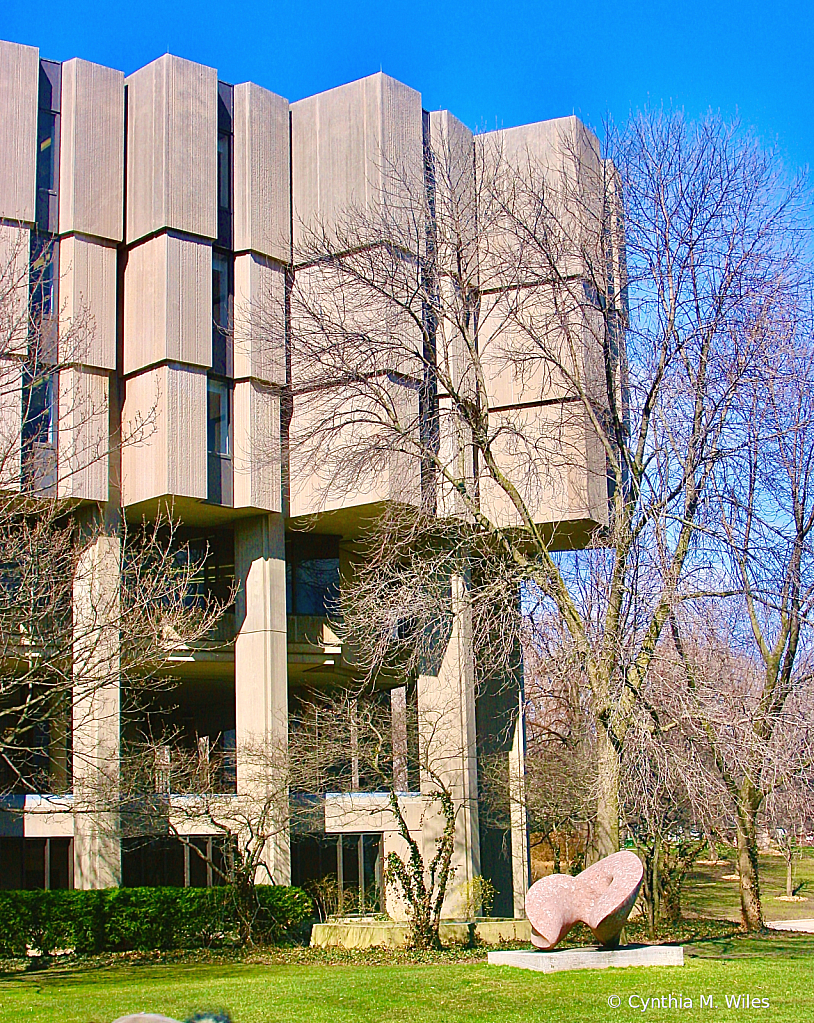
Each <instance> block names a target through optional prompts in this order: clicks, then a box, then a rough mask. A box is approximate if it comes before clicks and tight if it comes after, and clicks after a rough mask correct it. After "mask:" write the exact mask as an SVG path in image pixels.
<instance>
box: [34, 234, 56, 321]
mask: <svg viewBox="0 0 814 1023" xmlns="http://www.w3.org/2000/svg"><path fill="white" fill-rule="evenodd" d="M55 254H56V252H55V248H54V239H53V238H51V237H50V235H42V234H37V233H36V232H34V233H32V235H31V262H30V268H29V289H30V305H31V317H32V319H33V320H34V322H35V324H36V323H38V322H39V321H40V320H41V319H43V318H44V317H49V316H51V315H52V314H53V312H54V305H55V302H54V281H55V276H56V275H55V267H54V257H55Z"/></svg>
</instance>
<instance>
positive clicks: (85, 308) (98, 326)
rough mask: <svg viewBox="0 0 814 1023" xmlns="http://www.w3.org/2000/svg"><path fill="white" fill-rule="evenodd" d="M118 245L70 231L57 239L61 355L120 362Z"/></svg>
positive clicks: (107, 365) (99, 363)
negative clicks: (117, 351) (117, 278)
mask: <svg viewBox="0 0 814 1023" xmlns="http://www.w3.org/2000/svg"><path fill="white" fill-rule="evenodd" d="M116 267H117V255H116V248H115V246H113V245H105V244H103V243H101V242H96V241H94V240H92V239H90V238H82V237H80V236H77V235H72V236H71V237H69V238H63V239H62V241H61V242H60V243H59V269H60V281H59V297H60V311H59V312H60V319H59V333H60V361H62V362H72V363H73V362H75V363H81V364H82V365H83V366H94V367H96V368H97V369H115V368H116V272H117V269H116Z"/></svg>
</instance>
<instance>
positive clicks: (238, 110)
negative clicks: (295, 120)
mask: <svg viewBox="0 0 814 1023" xmlns="http://www.w3.org/2000/svg"><path fill="white" fill-rule="evenodd" d="M289 178H290V139H289V116H288V100H285V99H283V98H282V96H276V95H275V94H274V93H273V92H269V91H268V89H262V88H261V87H260V86H259V85H253V84H252V83H251V82H245V83H244V84H243V85H236V86H235V90H234V248H235V251H236V252H241V251H243V250H247V251H251V252H256V253H259V254H260V255H263V256H270V257H272V258H273V259H278V260H280V261H281V262H286V263H287V262H288V260H289V259H290V255H291V204H290V189H289Z"/></svg>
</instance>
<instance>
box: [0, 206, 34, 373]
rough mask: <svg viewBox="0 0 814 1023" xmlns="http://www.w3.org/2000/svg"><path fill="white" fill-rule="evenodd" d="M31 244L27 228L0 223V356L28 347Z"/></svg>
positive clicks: (21, 350)
mask: <svg viewBox="0 0 814 1023" xmlns="http://www.w3.org/2000/svg"><path fill="white" fill-rule="evenodd" d="M30 243H31V240H30V233H29V229H28V228H27V227H16V226H13V225H11V224H0V356H6V355H10V354H12V353H17V354H21V355H22V354H24V353H25V351H26V349H27V347H28V263H29V251H30Z"/></svg>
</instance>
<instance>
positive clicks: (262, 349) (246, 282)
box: [234, 252, 286, 385]
mask: <svg viewBox="0 0 814 1023" xmlns="http://www.w3.org/2000/svg"><path fill="white" fill-rule="evenodd" d="M234 322H235V326H234V375H235V380H240V379H243V378H245V377H253V378H254V379H256V380H261V381H263V382H265V383H270V384H279V385H283V384H284V383H285V382H286V368H285V361H286V360H285V325H286V310H285V274H284V272H283V269H282V267H280V266H278V265H277V264H275V263H272V262H271V261H270V260H268V259H264V258H263V257H262V256H257V255H255V254H254V253H251V252H247V253H244V254H243V255H242V256H237V257H236V258H235V320H234Z"/></svg>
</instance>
